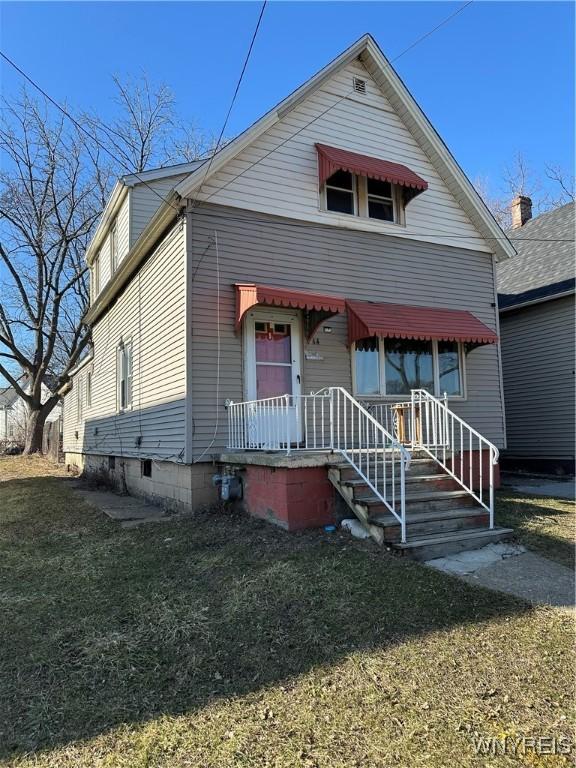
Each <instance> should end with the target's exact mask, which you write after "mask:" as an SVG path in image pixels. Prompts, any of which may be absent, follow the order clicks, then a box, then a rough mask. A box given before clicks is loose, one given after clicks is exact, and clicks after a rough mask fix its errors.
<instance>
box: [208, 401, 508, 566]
mask: <svg viewBox="0 0 576 768" xmlns="http://www.w3.org/2000/svg"><path fill="white" fill-rule="evenodd" d="M219 462H220V463H221V464H222V465H223V466H224V467H225V469H224V475H225V476H228V477H236V478H237V479H239V480H240V483H239V486H241V487H242V489H243V496H244V505H245V506H246V508H247V509H248V511H249V512H250V513H251V514H254V515H256V516H258V517H261V518H264V519H267V520H269V521H271V522H274V523H276V524H278V525H281V526H282V527H284V528H286V529H287V530H298V529H301V528H306V527H318V526H321V525H328V524H333V523H334V522H335V521H336V515H337V505H338V504H340V505H342V504H344V505H346V507H347V508H348V509H349V510H350V511H351V512H352V513H353V514H354V515H355V516H356V517H357V518H358V519H359V520H360V522H361V523H362V525H363V526H364V527H365V528H366V530H367V531H368V532H369V534H370V535H371V536H372V538H373V539H374V540H375V541H377V542H378V543H379V544H384V543H385V544H387V545H390V546H392V547H394V548H397V549H400V550H402V551H403V552H406V553H408V554H411V555H412V556H415V557H419V558H424V559H426V558H428V557H429V556H437V555H438V553H441V554H444V553H446V552H448V551H458V550H459V549H466V548H467V549H473V548H475V547H480V546H483V545H484V544H486V543H488V542H489V541H494V540H499V539H501V538H505V537H507V536H508V535H510V533H511V531H510V530H509V529H503V528H498V527H497V526H496V524H495V519H494V490H495V488H496V487H498V485H499V472H498V449H497V448H496V446H494V445H493V444H492V443H491V442H490V441H488V440H486V438H484V437H483V436H482V435H480V434H479V433H478V432H477V431H476V430H475V429H473V428H472V427H471V426H470V425H469V424H467V423H466V422H465V421H463V420H462V419H461V418H460V417H458V416H457V415H456V414H454V413H453V411H451V409H450V408H449V406H448V403H447V399H444V400H440V399H438V398H435V397H434V396H433V395H431V394H430V393H429V392H426V391H425V390H412V392H411V394H410V400H408V401H401V402H398V403H390V404H386V405H385V404H382V403H379V404H376V405H370V404H368V403H361V402H360V401H358V400H357V399H356V398H354V397H353V396H352V395H351V394H350V393H349V392H348V391H347V390H345V389H344V388H341V387H329V388H326V389H324V390H322V391H320V392H317V393H314V394H310V395H303V396H299V397H295V396H294V395H282V396H279V397H275V398H263V399H261V400H252V401H244V402H240V403H233V402H230V403H229V404H228V450H227V451H226V452H224V453H222V454H221V455H220V457H219Z"/></svg>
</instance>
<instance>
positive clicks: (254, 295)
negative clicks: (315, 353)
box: [235, 283, 346, 338]
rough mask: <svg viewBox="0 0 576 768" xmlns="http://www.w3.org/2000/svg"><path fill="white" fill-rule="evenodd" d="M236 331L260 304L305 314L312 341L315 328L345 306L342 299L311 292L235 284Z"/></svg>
mask: <svg viewBox="0 0 576 768" xmlns="http://www.w3.org/2000/svg"><path fill="white" fill-rule="evenodd" d="M235 288H236V330H238V329H239V328H240V325H241V323H242V318H243V317H244V315H245V314H246V312H248V310H249V309H251V308H252V307H254V306H256V305H257V304H263V305H266V306H270V307H288V308H290V309H303V310H305V311H306V318H305V320H306V323H305V326H306V327H305V330H306V337H307V338H310V337H311V336H312V335H313V333H314V331H315V330H316V328H317V327H318V326H319V325H320V323H321V322H323V321H324V320H325V319H326V318H328V317H332V315H336V314H338V312H344V311H345V309H346V302H345V300H344V299H343V298H341V297H339V296H327V295H325V294H322V293H312V292H310V291H295V290H290V289H286V288H273V287H272V286H270V285H256V284H255V283H236V284H235Z"/></svg>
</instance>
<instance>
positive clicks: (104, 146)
mask: <svg viewBox="0 0 576 768" xmlns="http://www.w3.org/2000/svg"><path fill="white" fill-rule="evenodd" d="M0 56H1V57H2V58H3V59H4V60H5V61H7V62H8V64H10V66H11V67H14V69H15V70H16V72H18V73H19V74H20V75H22V77H23V78H24V79H25V80H27V81H28V82H29V83H30V85H32V86H33V87H34V88H35V89H36V90H37V91H39V92H40V93H41V94H42V96H44V98H45V99H47V100H48V101H49V102H50V104H52V105H53V106H55V107H56V109H59V110H60V112H62V114H63V115H65V116H66V117H67V118H68V120H70V121H71V122H72V123H74V125H75V126H76V128H78V130H79V131H82V133H84V134H85V135H86V136H88V138H89V139H92V141H93V142H94V143H95V144H97V145H98V146H99V147H100V149H102V150H104V152H106V153H107V154H108V155H110V157H111V158H112V159H113V160H115V161H116V162H117V163H118V164H119V165H121V166H122V167H123V168H124V169H125V170H126V171H127V172H128V173H129V174H130V175H131V176H136V178H137V179H138V180H139V181H140V182H141V183H142V184H144V185H145V186H147V187H148V189H150V190H151V191H152V192H153V193H154V194H155V195H156V197H159V198H160V200H161V201H162V202H163V203H168V199H167V198H164V197H162V195H161V194H160V193H159V192H157V191H156V190H155V189H154V187H151V186H150V184H148V183H147V182H146V181H144V179H142V178H141V177H140V175H139V174H138V173H136V172H135V171H133V170H131V168H130V166H128V165H127V164H126V163H125V162H124V161H123V160H120V159H119V158H118V157H116V155H115V154H114V153H113V152H111V151H110V150H109V149H108V147H107V146H106V145H105V144H103V143H102V142H101V141H100V139H98V137H97V136H94V135H93V134H91V133H90V131H88V130H86V128H85V127H84V126H83V125H82V123H80V122H78V120H76V118H75V117H73V115H71V114H70V112H68V110H66V109H64V107H63V106H62V105H61V104H59V103H58V102H57V101H56V100H55V99H53V98H52V96H50V94H48V93H46V91H45V90H44V89H43V88H42V87H41V86H40V85H38V83H37V82H35V81H34V80H33V79H32V78H31V77H30V76H29V75H27V74H26V72H24V70H23V69H21V68H20V67H19V66H18V65H17V64H16V62H14V61H12V59H11V58H10V57H9V56H7V55H6V54H5V53H4V52H3V51H0ZM169 205H171V207H172V208H174V210H175V211H176V212H177V213H179V211H180V209H179V208H177V207H176V206H175V205H173V204H172V203H169Z"/></svg>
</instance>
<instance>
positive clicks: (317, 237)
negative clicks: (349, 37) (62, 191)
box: [64, 35, 514, 552]
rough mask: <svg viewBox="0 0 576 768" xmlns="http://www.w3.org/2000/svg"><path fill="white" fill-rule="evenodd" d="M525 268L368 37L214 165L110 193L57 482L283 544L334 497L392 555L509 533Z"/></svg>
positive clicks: (328, 516)
mask: <svg viewBox="0 0 576 768" xmlns="http://www.w3.org/2000/svg"><path fill="white" fill-rule="evenodd" d="M513 254H514V250H513V248H512V246H511V245H510V243H509V241H508V240H507V238H506V236H505V235H504V233H503V232H502V231H501V229H500V228H499V226H498V225H497V223H496V222H495V221H494V219H493V217H492V216H491V214H490V213H489V211H488V210H487V209H486V207H485V206H484V204H483V203H482V201H481V200H480V198H479V197H478V195H477V193H476V192H475V190H474V188H473V187H472V185H471V184H470V182H469V181H468V179H467V178H466V176H465V175H464V173H463V171H462V170H461V169H460V167H459V166H458V165H457V163H456V161H455V160H454V158H453V157H452V156H451V154H450V153H449V151H448V149H447V148H446V146H445V144H444V143H443V142H442V140H441V139H440V137H439V136H438V134H437V133H436V132H435V130H434V128H433V127H432V126H431V124H430V123H429V121H428V119H427V118H426V116H425V115H424V114H423V112H422V111H421V109H420V108H419V107H418V105H417V104H416V102H415V101H414V99H413V97H412V96H411V95H410V93H409V92H408V90H407V89H406V87H405V86H404V84H403V83H402V81H401V80H400V78H399V77H398V75H397V74H396V72H395V71H394V70H393V68H392V67H391V65H390V63H389V62H388V61H387V59H386V58H385V56H384V55H383V53H382V52H381V51H380V49H379V48H378V46H377V45H376V43H375V41H374V40H373V38H372V37H370V36H369V35H366V36H364V37H362V38H361V39H360V40H359V41H358V42H356V43H355V44H354V45H352V46H351V47H350V48H349V49H347V50H346V51H344V52H343V53H342V54H341V55H340V56H338V57H337V58H336V59H335V60H334V61H332V62H331V63H330V64H329V65H328V66H326V67H325V68H324V69H322V70H321V71H320V72H318V73H317V74H316V75H315V76H314V77H312V78H311V79H310V80H309V81H308V82H306V83H305V84H304V85H303V86H301V87H300V88H299V89H298V90H296V91H295V92H294V93H292V94H291V95H290V96H289V97H288V98H287V99H285V100H284V101H282V102H281V103H280V104H279V105H277V106H276V107H274V108H273V109H272V110H271V111H270V112H268V113H267V114H265V115H264V116H263V117H262V118H261V119H260V120H258V121H257V122H256V123H255V124H253V125H252V126H251V127H250V128H249V129H248V130H246V131H245V132H244V133H242V134H241V135H239V136H238V137H237V138H236V139H235V140H233V141H232V142H230V143H229V144H228V145H227V146H226V147H225V148H224V149H222V150H221V151H219V152H218V153H217V154H216V155H215V156H214V157H212V158H211V159H210V160H208V161H205V162H198V163H191V164H184V165H179V166H174V167H171V168H160V169H157V170H152V171H147V172H145V173H141V174H138V175H131V176H130V175H129V176H125V177H124V178H122V179H121V180H120V181H119V182H118V183H117V184H116V187H115V188H114V190H113V192H112V195H111V198H110V200H109V201H108V204H107V206H106V208H105V210H104V213H103V216H102V220H101V222H100V224H99V226H98V229H97V231H96V233H95V236H94V239H93V241H92V243H91V244H90V246H89V248H88V250H87V254H86V258H87V261H88V264H89V265H90V271H91V280H92V299H91V306H90V308H89V310H88V312H87V315H86V321H87V322H88V323H89V324H90V325H91V326H92V329H93V354H92V355H91V357H90V358H89V359H87V360H86V361H84V363H83V364H82V365H81V366H78V368H77V370H76V371H75V373H74V376H73V388H72V390H71V392H70V393H69V394H68V395H67V396H66V398H65V427H64V448H65V451H66V457H67V462H68V463H69V464H71V465H75V466H77V467H79V468H80V469H82V470H83V471H86V472H89V471H103V470H104V471H108V472H110V474H111V476H112V477H113V478H115V479H116V480H117V481H118V482H122V483H123V484H125V486H126V487H127V488H128V489H129V490H130V491H132V492H134V493H140V494H144V495H146V496H150V497H153V498H156V499H160V500H164V501H165V502H166V503H167V504H168V505H169V506H174V507H178V506H183V507H184V508H187V509H190V508H195V507H197V506H199V505H202V504H209V503H211V502H213V501H215V500H216V499H217V492H219V493H220V495H221V496H222V497H223V498H237V497H239V496H240V495H242V496H243V503H244V504H245V506H246V507H247V508H248V509H249V511H250V512H251V513H252V514H255V515H259V516H262V517H265V518H266V519H270V520H272V521H274V522H276V523H278V524H280V525H282V526H283V527H285V528H287V529H289V530H293V529H296V528H301V527H306V526H310V525H323V524H326V523H328V522H331V521H332V520H333V518H334V509H335V504H336V503H337V502H338V503H340V500H343V501H342V503H345V504H347V505H348V506H349V507H350V508H351V509H352V510H353V511H354V513H355V514H357V515H358V517H359V518H360V520H361V521H362V522H363V524H364V525H365V526H366V527H367V528H368V530H369V531H370V533H371V534H372V535H373V536H374V538H375V539H377V540H378V541H380V542H382V541H392V542H398V545H399V546H400V545H402V546H404V547H413V548H414V549H415V548H416V547H417V546H419V544H418V542H420V543H421V539H423V537H428V539H427V541H428V543H429V544H430V542H432V541H433V540H434V541H435V540H437V539H442V541H443V540H444V538H446V537H448V539H450V541H452V543H453V544H454V546H456V547H460V546H462V541H463V539H464V538H466V539H467V540H469V542H472V541H474V542H477V543H478V544H480V543H483V542H484V541H486V540H487V538H488V539H489V538H491V537H492V538H496V537H498V536H500V535H503V532H502V531H501V530H499V529H498V527H497V525H496V524H495V522H494V505H493V494H494V488H495V487H496V485H497V483H498V465H497V461H498V452H499V449H501V448H503V447H504V445H505V423H504V402H503V395H502V376H501V365H500V356H499V344H498V334H499V330H498V312H497V308H496V284H495V263H496V262H497V261H500V260H504V259H506V258H508V257H510V256H511V255H513ZM504 533H505V532H504ZM444 543H445V542H444ZM421 551H424V550H419V552H421Z"/></svg>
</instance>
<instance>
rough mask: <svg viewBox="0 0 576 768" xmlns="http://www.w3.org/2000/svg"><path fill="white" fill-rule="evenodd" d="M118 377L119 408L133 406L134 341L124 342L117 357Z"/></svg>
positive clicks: (122, 409) (124, 408) (120, 409)
mask: <svg viewBox="0 0 576 768" xmlns="http://www.w3.org/2000/svg"><path fill="white" fill-rule="evenodd" d="M116 379H117V384H118V410H119V411H125V410H127V409H128V408H131V407H132V343H131V342H129V341H128V342H122V343H121V344H120V346H119V347H118V351H117V357H116Z"/></svg>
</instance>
